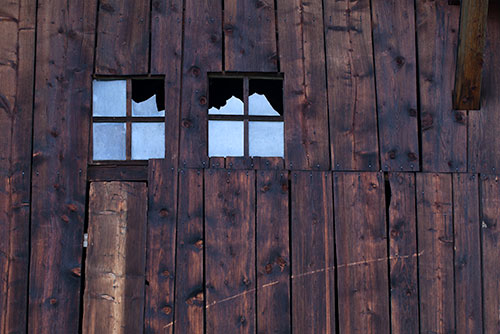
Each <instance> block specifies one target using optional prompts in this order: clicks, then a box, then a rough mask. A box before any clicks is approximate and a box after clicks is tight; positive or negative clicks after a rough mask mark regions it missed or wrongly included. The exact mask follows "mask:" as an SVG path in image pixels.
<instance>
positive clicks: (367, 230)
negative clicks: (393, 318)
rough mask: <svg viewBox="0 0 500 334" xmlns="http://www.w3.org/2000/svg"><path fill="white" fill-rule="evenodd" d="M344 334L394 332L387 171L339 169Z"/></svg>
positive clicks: (337, 194) (337, 226) (338, 223)
mask: <svg viewBox="0 0 500 334" xmlns="http://www.w3.org/2000/svg"><path fill="white" fill-rule="evenodd" d="M334 178H335V180H334V199H335V202H334V203H335V241H336V247H337V270H338V273H337V277H338V284H337V286H338V293H339V296H338V304H339V308H341V309H340V310H339V312H341V313H340V314H341V317H340V319H339V328H340V333H389V332H390V319H389V282H388V272H389V270H388V258H387V227H386V219H385V200H384V181H383V175H382V173H361V174H359V173H335V174H334Z"/></svg>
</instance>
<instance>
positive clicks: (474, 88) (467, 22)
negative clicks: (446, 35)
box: [453, 0, 489, 110]
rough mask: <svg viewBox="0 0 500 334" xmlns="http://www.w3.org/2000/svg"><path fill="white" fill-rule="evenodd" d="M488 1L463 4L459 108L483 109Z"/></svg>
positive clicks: (456, 90) (457, 81) (468, 0)
mask: <svg viewBox="0 0 500 334" xmlns="http://www.w3.org/2000/svg"><path fill="white" fill-rule="evenodd" d="M488 3H489V1H488V0H461V3H460V36H459V43H458V51H457V71H456V75H455V88H454V90H453V106H454V108H455V109H459V110H469V109H473V110H479V108H480V102H481V74H482V70H483V51H484V44H485V42H486V26H487V20H488Z"/></svg>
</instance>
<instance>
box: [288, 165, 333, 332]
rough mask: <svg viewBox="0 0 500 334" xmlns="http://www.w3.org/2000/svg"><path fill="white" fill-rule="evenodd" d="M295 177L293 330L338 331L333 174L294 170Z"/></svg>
mask: <svg viewBox="0 0 500 334" xmlns="http://www.w3.org/2000/svg"><path fill="white" fill-rule="evenodd" d="M291 178H292V180H291V206H292V207H291V215H292V217H291V219H292V220H291V227H290V228H291V238H292V240H291V256H292V293H293V296H292V305H291V307H292V331H293V332H294V333H327V334H331V333H335V263H334V261H335V253H334V252H335V245H334V239H333V238H334V236H333V206H332V178H331V174H330V173H327V172H293V174H292V177H291Z"/></svg>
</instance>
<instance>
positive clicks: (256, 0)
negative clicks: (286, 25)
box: [224, 0, 278, 72]
mask: <svg viewBox="0 0 500 334" xmlns="http://www.w3.org/2000/svg"><path fill="white" fill-rule="evenodd" d="M224 44H225V48H224V57H225V66H224V67H225V70H226V71H237V72H276V71H277V69H278V66H277V64H278V55H277V50H276V46H277V45H276V22H275V15H274V1H273V0H243V1H242V0H224Z"/></svg>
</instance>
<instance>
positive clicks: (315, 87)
mask: <svg viewBox="0 0 500 334" xmlns="http://www.w3.org/2000/svg"><path fill="white" fill-rule="evenodd" d="M277 6H278V33H279V50H280V51H279V52H280V65H281V71H282V72H283V73H285V79H284V82H283V85H284V90H283V91H284V109H285V112H284V117H285V140H286V142H285V165H286V168H289V169H295V170H296V169H321V170H326V169H329V168H330V157H329V154H328V152H329V138H328V105H327V96H326V75H325V48H324V37H323V12H322V2H321V1H320V0H312V1H307V2H306V1H303V0H278V1H277Z"/></svg>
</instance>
